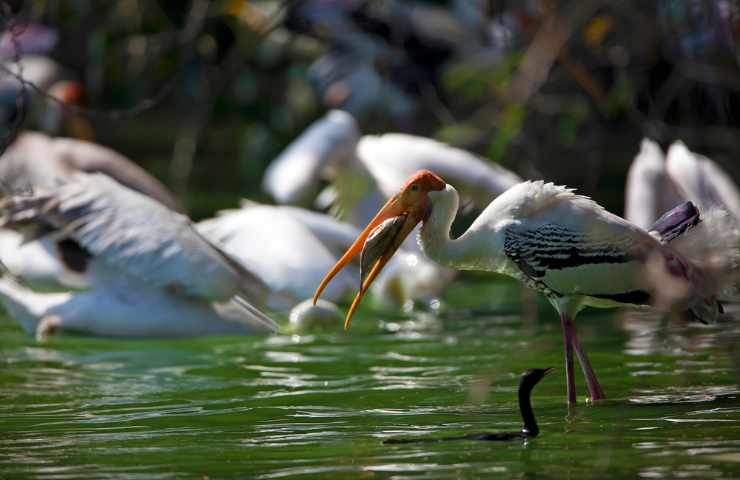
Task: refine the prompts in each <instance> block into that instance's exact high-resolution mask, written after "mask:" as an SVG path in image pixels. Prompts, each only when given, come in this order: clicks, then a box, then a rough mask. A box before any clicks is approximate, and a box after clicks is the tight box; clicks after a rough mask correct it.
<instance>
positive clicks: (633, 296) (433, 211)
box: [314, 171, 721, 403]
mask: <svg viewBox="0 0 740 480" xmlns="http://www.w3.org/2000/svg"><path fill="white" fill-rule="evenodd" d="M458 204H459V196H458V193H457V191H456V190H455V189H454V188H453V187H452V186H451V185H449V184H447V183H446V182H445V181H444V180H442V179H441V178H440V177H439V176H437V175H436V174H434V173H432V172H430V171H420V172H418V173H417V174H415V175H414V176H413V177H411V178H410V179H409V180H408V181H407V183H406V184H405V185H404V187H403V188H402V189H401V191H400V192H399V193H397V194H396V195H394V196H393V197H392V198H391V199H390V200H388V202H387V203H386V204H385V206H383V208H382V209H381V210H380V211H379V212H378V213H377V215H376V216H375V217H374V218H373V220H372V221H371V222H370V223H369V224H368V226H367V227H366V228H365V230H363V232H362V233H361V234H360V236H359V237H358V238H357V240H356V241H355V242H354V243H353V245H352V246H351V247H350V248H349V249H348V250H347V252H346V253H345V254H344V255H343V256H342V258H341V259H340V260H339V262H337V264H336V265H335V266H334V267H333V268H332V269H331V270H330V271H329V272H328V273H327V275H326V277H325V278H324V280H323V281H322V282H321V284H320V285H319V287H318V288H317V290H316V293H315V294H314V299H318V297H319V295H320V294H321V292H322V291H323V289H324V288H325V287H326V286H327V284H328V283H329V282H330V281H331V279H332V278H333V277H334V275H335V274H336V273H337V272H338V271H339V270H341V269H342V267H343V266H344V265H345V264H346V263H347V262H349V261H350V260H351V259H352V258H353V257H354V256H356V255H357V254H358V253H359V252H360V251H362V255H363V259H362V264H363V272H362V284H361V287H360V290H359V292H358V294H357V296H356V297H355V300H354V302H353V303H352V306H351V307H350V309H349V312H348V314H347V319H346V322H345V328H346V327H347V326H348V325H349V321H350V319H351V317H352V314H353V313H354V311H355V309H356V308H357V306H358V305H359V302H360V300H361V299H362V297H363V295H364V293H365V292H366V291H367V288H368V286H369V285H370V284H371V283H372V282H373V280H374V279H375V277H376V276H377V275H378V273H379V272H380V270H381V269H382V268H383V266H384V265H385V264H386V263H387V262H388V260H389V259H390V257H391V256H392V255H393V253H394V251H395V249H396V248H397V247H398V245H400V243H401V242H402V241H403V239H404V237H405V236H406V235H408V234H409V233H410V232H411V231H412V230H413V229H414V228H415V226H416V225H417V223H419V222H421V223H422V229H421V235H420V236H419V242H420V244H421V247H422V250H423V251H424V253H426V254H427V255H428V256H429V257H431V258H432V259H434V260H436V261H437V262H439V263H440V264H443V265H447V266H450V267H453V268H457V269H461V270H485V271H492V272H498V273H502V274H505V275H509V276H511V277H513V278H515V279H517V280H519V281H521V282H522V283H524V284H525V285H527V286H529V287H530V288H533V289H535V290H537V291H539V292H541V293H543V294H544V295H545V296H546V297H547V299H548V300H549V301H550V303H551V304H552V305H553V306H554V307H555V309H556V310H557V311H558V313H559V314H560V320H561V324H562V328H563V340H564V346H565V365H566V378H567V398H568V402H569V403H574V402H575V399H576V393H575V382H574V377H573V360H572V355H573V350H575V353H576V355H577V357H578V361H579V363H580V364H581V367H582V369H583V373H584V376H585V377H586V383H587V386H588V391H589V395H590V397H591V399H592V400H599V399H602V398H604V395H603V391H602V389H601V386H600V385H599V383H598V380H597V378H596V374H595V373H594V371H593V369H592V368H591V365H590V362H589V360H588V357H587V356H586V353H585V351H584V350H583V348H582V347H581V344H580V342H579V341H578V337H577V335H576V331H575V327H574V325H573V319H574V318H575V316H576V314H577V313H578V312H579V311H580V310H581V309H582V308H583V307H585V306H594V307H614V306H619V305H647V304H648V303H649V302H650V300H651V293H652V292H653V291H654V289H653V285H652V284H651V283H650V282H649V280H648V278H647V277H648V276H647V275H645V267H646V265H647V264H650V265H654V264H656V263H657V264H658V266H659V267H660V271H661V273H662V274H664V276H665V277H667V278H669V279H671V280H676V281H679V282H680V283H681V284H682V285H686V287H687V288H686V290H687V292H689V294H688V295H687V298H685V303H684V305H683V306H685V307H686V308H687V309H689V310H690V311H691V312H692V314H693V315H695V316H697V317H699V318H702V319H705V320H712V319H714V318H715V317H717V315H718V314H719V312H720V310H721V307H720V306H719V304H718V303H717V302H716V300H715V297H714V291H713V290H712V289H711V285H710V283H711V282H709V281H707V279H706V278H705V275H704V274H703V272H702V271H701V270H700V269H698V268H696V267H694V265H693V264H692V263H690V262H688V261H687V260H686V259H684V258H683V257H681V256H680V255H679V254H678V253H676V252H675V251H674V250H673V249H671V248H670V247H668V246H666V245H664V244H662V243H661V242H659V241H658V240H657V239H656V238H655V237H654V236H652V235H650V234H649V233H647V232H646V231H644V230H642V229H640V228H639V227H637V226H635V225H633V224H631V223H629V222H627V221H626V220H624V219H622V218H620V217H618V216H616V215H613V214H611V213H609V212H607V211H606V210H604V209H603V208H602V207H601V206H599V205H598V204H597V203H596V202H594V201H592V200H591V199H589V198H587V197H584V196H580V195H576V194H574V193H573V191H572V190H570V189H567V188H565V187H561V186H556V185H554V184H552V183H544V182H542V181H536V182H532V181H528V182H523V183H520V184H518V185H516V186H514V187H512V188H510V189H509V190H507V191H506V192H505V193H504V194H502V195H501V196H499V197H497V198H496V199H495V200H494V201H493V202H491V203H490V204H489V205H488V207H487V208H486V209H485V210H484V211H483V213H481V215H480V216H479V217H478V218H477V219H476V220H475V221H474V222H473V224H472V225H471V226H470V228H469V229H468V230H467V231H466V232H465V233H464V234H463V235H461V236H460V237H459V238H457V239H454V240H452V239H450V236H449V232H450V226H451V225H452V221H453V220H454V217H455V214H456V213H457V209H458ZM683 220H684V219H682V218H678V219H675V218H674V219H672V220H671V221H672V222H673V224H672V225H664V227H666V228H665V229H666V230H670V231H674V230H675V229H674V228H672V227H676V226H678V225H681V224H682V222H683ZM695 220H696V219H693V218H692V221H695Z"/></svg>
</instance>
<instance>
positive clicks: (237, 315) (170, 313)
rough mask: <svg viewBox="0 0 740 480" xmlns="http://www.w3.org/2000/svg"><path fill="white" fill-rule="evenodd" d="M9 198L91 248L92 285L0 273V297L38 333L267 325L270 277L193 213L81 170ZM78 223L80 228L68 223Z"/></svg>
mask: <svg viewBox="0 0 740 480" xmlns="http://www.w3.org/2000/svg"><path fill="white" fill-rule="evenodd" d="M36 193H37V194H38V195H40V196H39V197H32V198H29V197H18V198H17V200H16V202H18V205H15V206H10V207H9V210H11V217H12V215H13V214H15V211H14V210H13V209H17V211H18V214H19V215H21V218H23V219H30V220H33V221H36V222H38V223H41V224H43V225H45V226H47V227H54V228H57V229H59V231H64V232H65V235H67V236H69V237H70V238H72V239H73V240H75V241H77V242H79V244H80V245H81V246H82V247H83V248H85V249H86V250H87V251H88V252H89V253H90V254H91V255H92V257H91V258H90V261H89V264H88V265H87V269H86V272H85V274H86V278H87V279H88V280H89V283H90V285H92V287H91V288H89V289H87V290H84V291H80V292H67V293H34V292H32V291H30V290H28V289H26V288H25V287H23V286H21V285H19V284H18V283H17V282H15V281H14V280H12V279H10V278H5V279H2V285H3V286H2V288H1V289H0V301H2V303H3V304H4V305H5V306H6V308H8V310H10V311H11V312H12V313H13V315H14V316H15V317H16V318H17V319H18V321H19V322H21V324H22V325H23V326H24V327H25V328H26V329H28V330H29V331H31V332H33V331H34V330H35V331H36V333H37V335H39V336H45V335H47V334H49V333H51V332H56V331H58V330H70V331H75V332H81V333H87V334H93V335H105V336H182V335H204V334H210V333H244V334H248V333H269V332H272V331H274V330H275V329H276V325H275V324H274V322H273V321H272V320H270V319H269V318H268V317H266V316H265V315H264V314H263V313H262V312H260V311H259V310H258V309H257V308H255V307H253V306H252V305H250V304H249V303H247V302H246V301H245V300H242V299H241V298H240V297H241V296H244V297H248V298H250V299H252V300H256V301H258V302H259V300H260V298H259V297H260V296H261V295H262V294H263V292H264V291H265V290H264V286H263V285H262V284H261V282H259V280H257V279H256V278H255V277H253V276H251V274H250V273H249V272H248V271H246V270H244V269H243V267H240V266H238V264H237V263H236V262H234V260H232V259H230V258H229V257H227V256H225V255H224V254H223V253H222V252H220V251H219V250H218V249H217V248H215V247H213V246H212V245H211V244H210V243H209V242H207V241H206V240H205V239H203V238H202V237H201V236H200V235H199V234H198V233H197V232H196V231H195V230H194V229H193V227H192V226H191V224H190V221H189V220H188V219H187V218H186V217H184V216H183V215H180V214H178V213H176V212H173V211H172V210H169V209H168V208H166V207H165V206H163V205H161V204H160V203H158V202H156V201H154V200H152V199H151V198H149V197H147V196H145V195H142V194H140V193H138V192H135V191H133V190H129V189H127V188H126V187H124V186H122V185H120V184H118V183H117V182H115V181H114V180H112V179H110V178H108V177H106V176H104V175H101V174H93V175H87V174H77V175H75V176H74V177H73V178H70V179H69V180H67V181H66V182H64V183H63V184H61V185H59V186H57V187H56V188H50V189H41V190H39V191H38V192H36ZM70 226H74V228H70Z"/></svg>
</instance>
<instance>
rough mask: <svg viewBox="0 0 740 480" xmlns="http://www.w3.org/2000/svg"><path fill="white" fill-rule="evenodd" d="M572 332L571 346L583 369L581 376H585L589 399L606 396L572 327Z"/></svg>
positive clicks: (598, 398)
mask: <svg viewBox="0 0 740 480" xmlns="http://www.w3.org/2000/svg"><path fill="white" fill-rule="evenodd" d="M571 333H572V340H573V347H574V348H575V351H576V356H577V357H578V363H580V364H581V370H583V376H584V377H586V386H587V387H588V395H589V396H590V397H591V400H592V401H593V400H603V399H604V398H606V397H605V396H604V391H603V390H602V389H601V385H599V380H598V379H597V378H596V373H595V372H594V369H593V368H591V362H589V361H588V356H587V355H586V352H585V351H584V350H583V347H582V346H581V342H580V341H579V340H578V335H577V334H576V329H575V327H573V331H572V332H571Z"/></svg>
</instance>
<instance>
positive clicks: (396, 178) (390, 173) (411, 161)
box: [357, 133, 522, 206]
mask: <svg viewBox="0 0 740 480" xmlns="http://www.w3.org/2000/svg"><path fill="white" fill-rule="evenodd" d="M357 156H358V158H359V159H360V160H361V161H362V163H363V164H364V165H365V167H366V168H367V169H368V170H369V171H370V173H371V175H372V176H373V178H375V180H376V182H377V183H378V187H379V188H380V190H381V191H382V192H383V193H384V194H385V195H386V197H391V196H392V195H393V194H395V193H396V192H397V191H398V190H399V189H400V188H401V187H402V186H403V184H404V183H405V182H406V180H407V179H408V178H409V177H410V176H411V175H413V174H414V173H416V172H417V171H419V170H421V169H424V168H426V169H429V170H431V171H433V172H435V173H436V174H438V175H440V176H441V177H442V178H444V179H445V181H446V182H447V183H450V184H453V185H455V186H456V188H457V189H458V190H459V191H460V194H461V195H462V196H463V197H468V198H471V199H472V200H473V201H474V202H475V203H476V204H477V205H479V206H485V205H487V204H488V203H489V202H490V201H491V200H493V199H494V198H495V197H496V196H498V195H500V194H501V193H503V192H504V191H506V190H507V189H508V188H509V187H511V186H513V185H516V184H517V183H519V182H521V181H522V179H521V178H520V177H519V176H518V175H517V174H515V173H513V172H510V171H509V170H506V169H505V168H503V167H500V166H498V165H495V164H493V163H490V162H487V161H485V160H483V159H481V158H480V157H478V156H477V155H474V154H472V153H470V152H467V151H465V150H462V149H459V148H454V147H451V146H449V145H446V144H444V143H442V142H438V141H436V140H432V139H430V138H424V137H417V136H414V135H407V134H401V133H394V134H386V135H381V136H372V135H366V136H364V137H362V139H360V142H359V143H358V145H357Z"/></svg>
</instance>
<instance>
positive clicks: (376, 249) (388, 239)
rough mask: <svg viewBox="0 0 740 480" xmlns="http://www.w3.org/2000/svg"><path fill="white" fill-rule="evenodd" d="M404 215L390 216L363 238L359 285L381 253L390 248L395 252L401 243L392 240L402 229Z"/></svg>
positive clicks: (404, 221) (404, 219)
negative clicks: (365, 238)
mask: <svg viewBox="0 0 740 480" xmlns="http://www.w3.org/2000/svg"><path fill="white" fill-rule="evenodd" d="M406 217H407V215H398V216H397V217H391V218H389V219H387V220H385V221H383V222H382V223H381V224H380V225H378V226H377V227H375V228H374V229H373V230H372V232H370V235H368V237H367V240H365V245H363V247H362V255H361V257H360V286H362V284H363V283H364V282H365V279H366V278H367V276H368V274H369V273H370V271H371V270H372V269H373V267H374V266H375V264H376V263H377V262H378V261H379V260H380V258H381V257H382V256H383V253H385V252H386V251H388V250H390V249H391V248H392V249H393V252H395V251H396V250H397V249H398V246H399V245H401V243H400V242H394V240H397V239H398V237H399V233H400V232H401V231H402V229H403V225H404V223H406ZM401 242H403V239H401Z"/></svg>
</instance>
